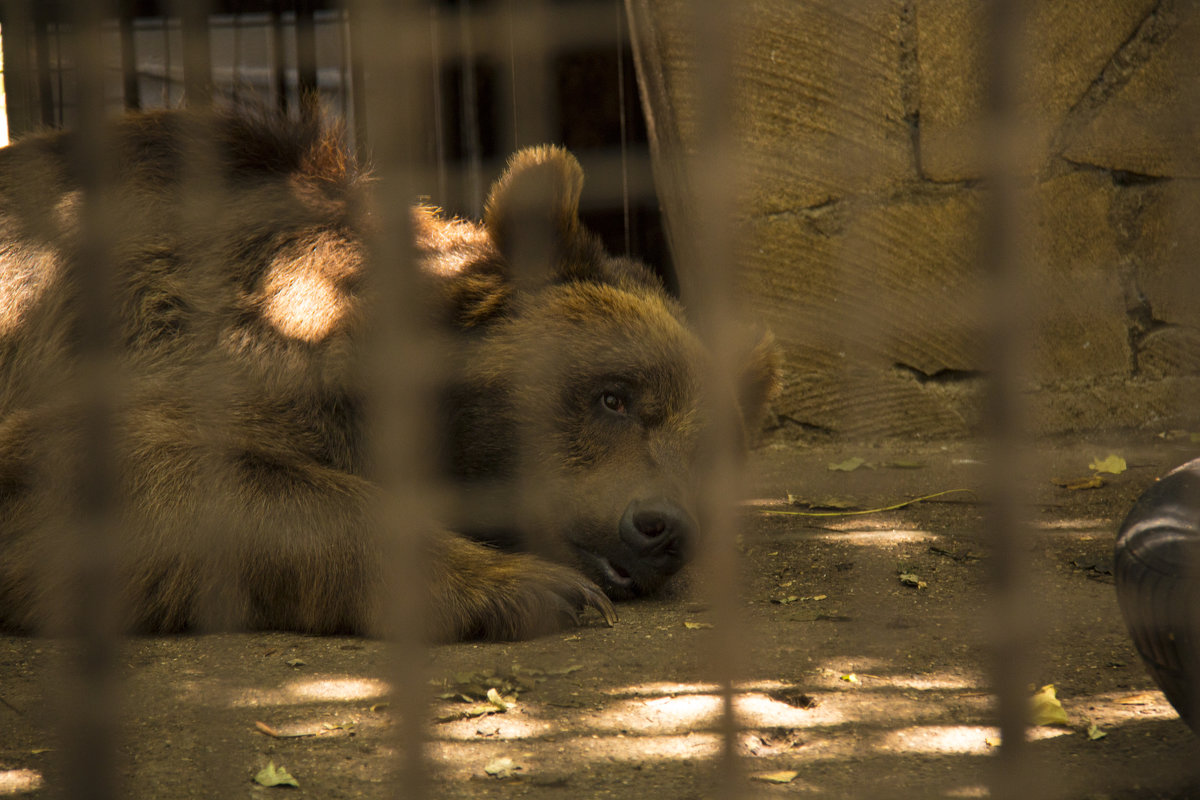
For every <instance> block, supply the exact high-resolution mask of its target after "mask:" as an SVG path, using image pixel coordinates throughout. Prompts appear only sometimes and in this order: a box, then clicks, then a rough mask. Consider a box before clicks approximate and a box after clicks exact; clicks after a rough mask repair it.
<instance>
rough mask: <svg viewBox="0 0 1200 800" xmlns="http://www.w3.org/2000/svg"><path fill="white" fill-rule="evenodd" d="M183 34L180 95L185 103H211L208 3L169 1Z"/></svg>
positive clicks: (197, 106) (210, 49)
mask: <svg viewBox="0 0 1200 800" xmlns="http://www.w3.org/2000/svg"><path fill="white" fill-rule="evenodd" d="M172 5H173V8H172V11H173V12H174V13H175V15H176V16H178V17H179V23H180V25H179V27H180V31H181V33H182V34H183V96H184V98H185V100H186V102H187V104H188V105H189V106H192V107H193V108H202V107H204V106H208V105H211V104H212V43H211V38H212V37H211V34H210V32H209V28H208V4H207V3H194V2H189V1H188V0H173V2H172Z"/></svg>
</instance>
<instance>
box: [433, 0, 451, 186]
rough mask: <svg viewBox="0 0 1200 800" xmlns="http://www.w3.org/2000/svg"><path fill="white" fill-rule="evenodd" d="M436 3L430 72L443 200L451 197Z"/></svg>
mask: <svg viewBox="0 0 1200 800" xmlns="http://www.w3.org/2000/svg"><path fill="white" fill-rule="evenodd" d="M438 17H439V14H438V9H437V6H436V5H431V6H430V7H429V45H430V49H429V67H430V69H429V74H430V76H431V77H432V83H433V86H432V90H433V148H434V161H436V162H437V187H438V193H437V196H438V198H439V199H440V201H441V202H443V203H444V202H446V201H447V200H448V198H449V195H448V192H449V189H450V186H449V177H448V174H447V169H446V120H445V117H444V115H445V113H446V110H445V108H443V106H442V66H443V64H442V53H441V46H440V41H439V40H440V38H441V25H440V24H439V23H440V20H439V18H438Z"/></svg>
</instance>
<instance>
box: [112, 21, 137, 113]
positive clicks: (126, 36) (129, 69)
mask: <svg viewBox="0 0 1200 800" xmlns="http://www.w3.org/2000/svg"><path fill="white" fill-rule="evenodd" d="M134 2H135V0H122V2H121V8H120V16H119V17H118V18H117V27H118V30H119V32H120V37H121V86H122V88H123V90H124V97H125V108H127V109H130V110H137V109H139V108H141V107H142V99H141V97H140V95H139V93H138V73H137V49H136V48H135V46H134V41H133V17H134V10H135V9H134Z"/></svg>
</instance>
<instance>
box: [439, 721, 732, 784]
mask: <svg viewBox="0 0 1200 800" xmlns="http://www.w3.org/2000/svg"><path fill="white" fill-rule="evenodd" d="M528 746H529V747H530V748H531V749H523V746H522V744H521V743H518V742H511V741H508V742H506V741H501V740H494V739H487V740H479V739H478V738H477V739H476V740H475V741H473V742H464V741H441V742H435V743H431V744H430V745H429V747H428V749H427V751H426V752H427V753H428V754H429V756H430V757H431V758H432V759H433V760H434V761H435V762H437V763H438V768H439V770H441V769H445V770H447V771H449V772H452V773H458V774H459V775H460V776H463V777H467V776H468V775H474V776H478V777H484V772H483V767H484V765H485V764H487V763H488V762H489V761H491V760H492V759H493V758H496V757H500V756H504V757H508V758H511V759H512V760H513V761H514V762H515V763H516V764H518V765H519V766H520V767H521V770H520V773H519V774H520V775H521V777H522V778H527V779H528V778H532V779H534V780H537V779H538V778H539V777H542V778H546V777H551V776H554V775H558V774H561V773H562V770H563V769H569V770H570V771H571V772H572V773H575V772H577V771H580V770H586V769H587V768H595V767H596V766H599V767H600V768H605V767H606V766H607V765H609V764H611V763H612V762H614V761H624V762H632V763H637V764H647V763H652V762H663V761H683V760H694V761H700V760H703V759H708V758H712V757H714V756H716V755H717V753H718V752H719V751H720V747H721V740H720V737H719V736H718V735H717V734H715V733H705V732H700V733H697V732H689V733H685V734H680V735H673V736H626V735H623V734H617V735H613V736H598V735H590V736H572V737H570V738H567V739H563V740H560V741H559V742H558V744H557V746H556V747H555V748H554V751H553V753H552V754H548V753H547V752H546V751H545V750H541V751H539V750H535V749H532V748H534V747H535V744H534V743H532V742H531V743H529V745H528ZM585 765H586V766H585ZM582 774H586V772H583V773H582ZM576 777H577V778H578V776H576Z"/></svg>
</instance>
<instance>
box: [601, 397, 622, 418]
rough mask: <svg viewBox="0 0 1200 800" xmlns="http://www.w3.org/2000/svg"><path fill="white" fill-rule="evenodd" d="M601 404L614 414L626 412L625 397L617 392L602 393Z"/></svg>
mask: <svg viewBox="0 0 1200 800" xmlns="http://www.w3.org/2000/svg"><path fill="white" fill-rule="evenodd" d="M600 405H602V406H604V407H605V408H606V409H608V410H609V411H611V412H613V413H614V414H624V413H626V408H625V398H624V397H622V396H621V395H619V394H617V393H616V392H605V393H604V394H602V395H600Z"/></svg>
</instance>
